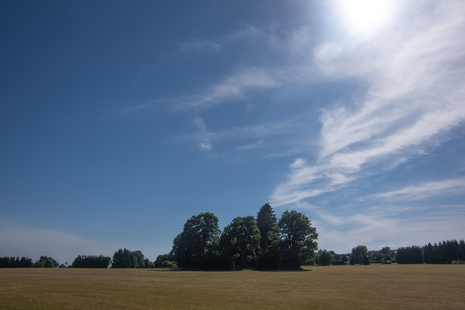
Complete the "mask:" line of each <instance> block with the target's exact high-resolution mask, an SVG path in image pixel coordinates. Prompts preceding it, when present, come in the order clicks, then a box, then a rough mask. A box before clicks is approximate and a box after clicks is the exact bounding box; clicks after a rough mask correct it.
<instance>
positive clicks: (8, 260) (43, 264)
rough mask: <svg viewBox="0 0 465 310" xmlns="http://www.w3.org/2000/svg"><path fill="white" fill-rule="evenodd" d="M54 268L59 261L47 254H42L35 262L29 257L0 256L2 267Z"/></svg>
mask: <svg viewBox="0 0 465 310" xmlns="http://www.w3.org/2000/svg"><path fill="white" fill-rule="evenodd" d="M31 267H35V268H53V267H58V262H57V261H56V260H55V259H53V258H51V257H47V256H41V257H40V259H39V260H38V261H36V262H35V263H33V262H32V259H31V258H29V257H21V259H20V258H19V257H0V268H31Z"/></svg>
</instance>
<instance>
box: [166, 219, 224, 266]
mask: <svg viewBox="0 0 465 310" xmlns="http://www.w3.org/2000/svg"><path fill="white" fill-rule="evenodd" d="M219 234H220V229H219V228H218V218H217V217H216V216H215V215H214V214H213V213H201V214H199V215H195V216H193V217H191V218H190V219H188V220H187V222H186V223H185V224H184V229H183V231H182V232H181V233H180V234H179V235H178V236H176V238H174V241H173V249H172V251H171V254H172V255H173V256H174V257H175V259H176V263H177V265H178V266H179V267H183V268H191V269H208V268H211V267H213V266H212V264H213V263H214V262H215V260H216V259H215V257H216V256H218V255H219V253H218V252H217V248H218V243H219Z"/></svg>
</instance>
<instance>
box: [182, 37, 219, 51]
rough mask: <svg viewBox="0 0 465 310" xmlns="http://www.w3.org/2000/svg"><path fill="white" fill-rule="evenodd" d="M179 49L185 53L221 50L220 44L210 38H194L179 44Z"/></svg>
mask: <svg viewBox="0 0 465 310" xmlns="http://www.w3.org/2000/svg"><path fill="white" fill-rule="evenodd" d="M181 50H182V51H183V52H185V53H188V54H190V53H210V52H215V53H217V52H219V51H221V45H220V44H218V43H215V42H213V41H210V40H199V39H194V40H192V41H188V42H184V43H182V44H181Z"/></svg>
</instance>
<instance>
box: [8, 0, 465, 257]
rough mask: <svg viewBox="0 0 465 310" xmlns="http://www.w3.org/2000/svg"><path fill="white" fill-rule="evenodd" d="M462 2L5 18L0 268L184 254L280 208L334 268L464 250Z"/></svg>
mask: <svg viewBox="0 0 465 310" xmlns="http://www.w3.org/2000/svg"><path fill="white" fill-rule="evenodd" d="M464 32H465V2H463V1H454V0H448V1H440V0H425V1H400V0H399V1H395V0H392V1H384V0H383V1H376V2H375V1H367V0H353V1H338V0H334V1H297V0H291V1H275V0H270V1H241V0H239V1H142V0H140V1H120V0H111V1H104V0H101V1H49V0H45V1H29V0H28V1H26V0H18V1H13V0H11V1H10V0H8V1H1V2H0V42H1V43H0V46H1V48H0V68H1V70H0V256H27V257H31V258H32V259H33V260H36V259H38V258H39V256H41V255H47V256H51V257H54V258H55V259H57V260H58V261H59V262H60V263H64V262H69V263H71V262H72V261H73V260H74V258H75V257H77V256H78V255H109V256H112V255H113V253H114V252H116V251H117V250H118V249H119V248H128V249H130V250H132V251H135V250H141V251H142V252H143V253H144V254H145V256H146V257H147V258H149V259H150V260H155V259H156V257H157V256H158V255H160V254H165V253H168V252H169V251H170V250H171V247H172V242H173V239H174V238H175V237H176V235H177V234H179V233H180V232H181V231H182V228H183V225H184V223H185V222H186V220H187V219H189V218H190V217H191V216H193V215H197V214H199V213H202V212H212V213H214V214H215V215H216V216H217V217H218V218H219V226H220V228H221V229H223V228H224V227H225V226H226V225H228V224H229V223H231V221H232V220H233V219H234V218H235V217H238V216H248V215H252V216H256V214H257V212H258V210H259V208H260V207H261V206H262V205H263V204H265V203H267V202H268V203H270V204H271V206H272V207H273V209H274V211H275V213H276V215H277V217H278V218H279V217H280V216H281V214H282V213H283V212H284V211H286V210H296V211H298V212H301V213H303V214H305V215H306V216H307V217H308V218H309V219H310V220H311V222H312V225H313V226H314V227H316V229H317V232H318V233H319V238H318V240H317V241H318V244H319V248H320V249H327V250H333V251H335V252H337V253H348V252H350V250H351V248H352V247H355V246H357V245H366V246H367V247H368V249H369V250H379V249H381V248H382V247H384V246H389V247H391V248H398V247H402V246H410V245H420V246H421V245H424V244H426V243H428V242H432V243H434V242H439V241H443V240H452V239H458V240H460V239H464V238H465V225H464V223H465V200H464V198H465V155H464V154H465V139H464V137H465V122H464V121H465V38H464V36H463V33H464Z"/></svg>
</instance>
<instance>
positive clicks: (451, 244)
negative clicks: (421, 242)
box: [423, 240, 465, 264]
mask: <svg viewBox="0 0 465 310" xmlns="http://www.w3.org/2000/svg"><path fill="white" fill-rule="evenodd" d="M423 253H424V255H423V256H424V261H425V263H428V264H441V263H448V262H452V261H454V260H455V261H458V260H465V240H460V242H457V240H447V241H443V242H442V243H441V242H439V244H436V243H435V244H434V245H432V244H431V243H428V244H427V245H425V246H424V247H423Z"/></svg>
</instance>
